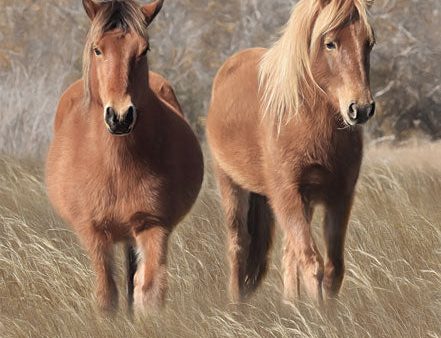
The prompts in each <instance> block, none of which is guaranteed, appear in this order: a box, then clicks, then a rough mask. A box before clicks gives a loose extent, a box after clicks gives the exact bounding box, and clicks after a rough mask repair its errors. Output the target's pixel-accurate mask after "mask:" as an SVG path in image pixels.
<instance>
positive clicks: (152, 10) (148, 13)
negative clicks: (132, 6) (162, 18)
mask: <svg viewBox="0 0 441 338" xmlns="http://www.w3.org/2000/svg"><path fill="white" fill-rule="evenodd" d="M163 4H164V0H156V1H154V2H152V3H149V4H148V5H144V6H142V8H141V10H142V13H144V16H145V18H146V20H147V23H148V24H149V25H150V24H151V22H152V21H153V19H154V18H155V17H156V15H158V13H159V12H160V11H161V8H162V5H163Z"/></svg>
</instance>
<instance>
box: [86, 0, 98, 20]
mask: <svg viewBox="0 0 441 338" xmlns="http://www.w3.org/2000/svg"><path fill="white" fill-rule="evenodd" d="M83 7H84V10H85V11H86V13H87V16H88V17H89V18H90V20H93V19H95V16H96V14H97V13H98V9H99V5H98V4H97V3H95V2H94V1H93V0H83Z"/></svg>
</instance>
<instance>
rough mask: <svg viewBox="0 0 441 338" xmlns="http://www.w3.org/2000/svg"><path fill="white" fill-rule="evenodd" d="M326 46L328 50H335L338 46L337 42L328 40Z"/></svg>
mask: <svg viewBox="0 0 441 338" xmlns="http://www.w3.org/2000/svg"><path fill="white" fill-rule="evenodd" d="M325 46H326V48H327V49H328V50H333V49H336V48H337V45H336V44H335V42H328V43H326V44H325Z"/></svg>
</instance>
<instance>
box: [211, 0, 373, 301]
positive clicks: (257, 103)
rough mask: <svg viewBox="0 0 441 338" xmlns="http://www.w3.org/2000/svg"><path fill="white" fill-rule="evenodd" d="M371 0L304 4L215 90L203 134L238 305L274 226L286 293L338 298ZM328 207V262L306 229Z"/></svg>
mask: <svg viewBox="0 0 441 338" xmlns="http://www.w3.org/2000/svg"><path fill="white" fill-rule="evenodd" d="M370 5H371V4H370V2H368V1H367V0H300V1H299V2H298V3H297V5H296V6H295V7H294V10H293V12H292V15H291V18H290V20H289V22H288V24H287V26H286V28H285V30H284V32H283V34H282V36H281V37H280V39H279V40H278V41H277V42H276V43H275V44H274V45H273V46H272V47H271V48H269V49H268V50H266V49H262V48H255V49H249V50H245V51H242V52H240V53H238V54H236V55H234V56H232V57H231V58H230V59H229V60H227V61H226V63H225V64H224V65H223V66H222V68H221V69H220V70H219V72H218V74H217V76H216V78H215V80H214V85H213V93H212V101H211V106H210V110H209V114H208V119H207V137H208V141H209V145H210V148H211V152H212V157H213V163H214V168H215V172H216V176H217V180H218V185H219V189H220V193H221V198H222V202H223V205H224V209H225V215H226V223H227V226H228V231H229V260H230V266H231V278H230V293H231V295H232V297H233V299H234V300H243V299H244V298H246V297H247V296H248V295H250V294H251V293H252V292H253V291H254V290H255V289H256V288H257V287H258V286H259V284H260V282H261V281H262V278H263V276H264V274H265V272H266V271H267V266H268V253H269V250H270V247H271V242H272V237H273V228H274V223H275V222H277V223H278V224H279V225H280V228H281V229H282V230H283V232H284V255H283V268H284V277H283V282H284V294H285V297H286V299H287V300H293V299H296V298H298V297H299V294H300V285H299V282H300V280H302V281H303V284H304V287H305V289H306V293H307V295H308V296H309V297H310V298H312V299H313V300H315V301H316V302H318V303H322V301H323V291H322V289H324V291H325V292H326V295H327V297H329V298H334V297H336V296H337V295H338V293H339V290H340V288H341V285H342V281H343V275H344V240H345V234H346V229H347V225H348V220H349V216H350V211H351V207H352V201H353V198H354V188H355V185H356V182H357V179H358V176H359V170H360V166H361V162H362V149H363V137H362V128H361V127H360V125H362V124H364V123H365V122H367V121H368V120H369V119H370V118H371V117H372V116H373V115H374V111H375V103H374V101H373V98H372V94H371V90H370V81H369V68H370V65H369V59H370V52H371V49H372V46H373V45H374V34H373V30H372V28H371V26H370V25H369V23H368V18H367V15H368V8H369V7H370ZM318 203H320V204H323V205H324V207H325V220H324V239H325V244H326V254H327V255H326V256H327V261H326V264H324V262H323V259H322V257H321V255H320V253H319V251H318V249H317V246H316V244H315V242H314V239H313V236H312V234H311V226H310V223H311V218H312V215H313V210H314V206H315V205H317V204H318Z"/></svg>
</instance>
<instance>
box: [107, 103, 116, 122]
mask: <svg viewBox="0 0 441 338" xmlns="http://www.w3.org/2000/svg"><path fill="white" fill-rule="evenodd" d="M106 122H107V123H108V124H109V125H113V124H116V123H118V118H117V116H116V112H115V110H114V109H113V108H112V107H107V108H106Z"/></svg>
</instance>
